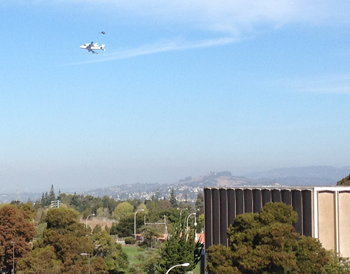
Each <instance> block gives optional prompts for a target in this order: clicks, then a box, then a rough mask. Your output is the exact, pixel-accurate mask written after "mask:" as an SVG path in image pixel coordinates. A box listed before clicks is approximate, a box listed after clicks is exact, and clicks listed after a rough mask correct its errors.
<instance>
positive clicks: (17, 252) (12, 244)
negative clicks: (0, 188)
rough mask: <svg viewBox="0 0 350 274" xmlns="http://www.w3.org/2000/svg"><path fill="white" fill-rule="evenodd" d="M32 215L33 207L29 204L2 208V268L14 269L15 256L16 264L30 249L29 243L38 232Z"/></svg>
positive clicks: (0, 211) (0, 224)
mask: <svg viewBox="0 0 350 274" xmlns="http://www.w3.org/2000/svg"><path fill="white" fill-rule="evenodd" d="M30 217H31V209H30V207H28V206H22V207H21V208H18V207H17V206H15V205H9V206H4V207H2V208H1V209H0V252H1V253H0V263H1V268H4V269H7V270H9V269H12V265H13V258H15V262H14V263H15V264H16V263H17V262H18V261H19V260H20V259H21V258H22V257H23V256H25V255H26V254H27V253H28V252H29V251H30V249H31V247H30V245H29V243H30V241H31V240H32V239H33V237H34V236H35V234H36V228H35V226H34V224H33V223H32V222H31V220H30ZM13 252H14V254H13Z"/></svg>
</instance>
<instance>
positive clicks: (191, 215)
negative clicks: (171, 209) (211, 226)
mask: <svg viewBox="0 0 350 274" xmlns="http://www.w3.org/2000/svg"><path fill="white" fill-rule="evenodd" d="M192 215H196V213H191V214H190V215H188V216H187V221H186V230H188V219H189V218H190V216H192ZM194 224H195V226H196V225H197V223H196V217H195V220H194Z"/></svg>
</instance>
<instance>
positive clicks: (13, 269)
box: [11, 241, 15, 274]
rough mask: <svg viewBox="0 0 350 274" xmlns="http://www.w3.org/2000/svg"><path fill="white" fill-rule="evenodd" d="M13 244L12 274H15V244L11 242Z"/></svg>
mask: <svg viewBox="0 0 350 274" xmlns="http://www.w3.org/2000/svg"><path fill="white" fill-rule="evenodd" d="M11 244H12V273H13V274H15V242H14V241H11Z"/></svg>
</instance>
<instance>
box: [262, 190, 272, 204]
mask: <svg viewBox="0 0 350 274" xmlns="http://www.w3.org/2000/svg"><path fill="white" fill-rule="evenodd" d="M261 193H262V206H264V205H266V204H267V203H269V202H271V191H270V190H269V189H263V190H262V191H261Z"/></svg>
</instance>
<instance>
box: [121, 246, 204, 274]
mask: <svg viewBox="0 0 350 274" xmlns="http://www.w3.org/2000/svg"><path fill="white" fill-rule="evenodd" d="M122 248H123V250H124V251H125V253H126V254H128V259H129V262H130V265H137V264H140V263H142V261H140V260H139V259H138V258H137V257H138V256H137V255H139V254H140V253H142V251H140V250H139V249H138V247H137V246H134V245H123V246H122ZM192 271H193V274H199V273H200V263H198V264H197V265H196V268H195V269H193V270H192Z"/></svg>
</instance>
